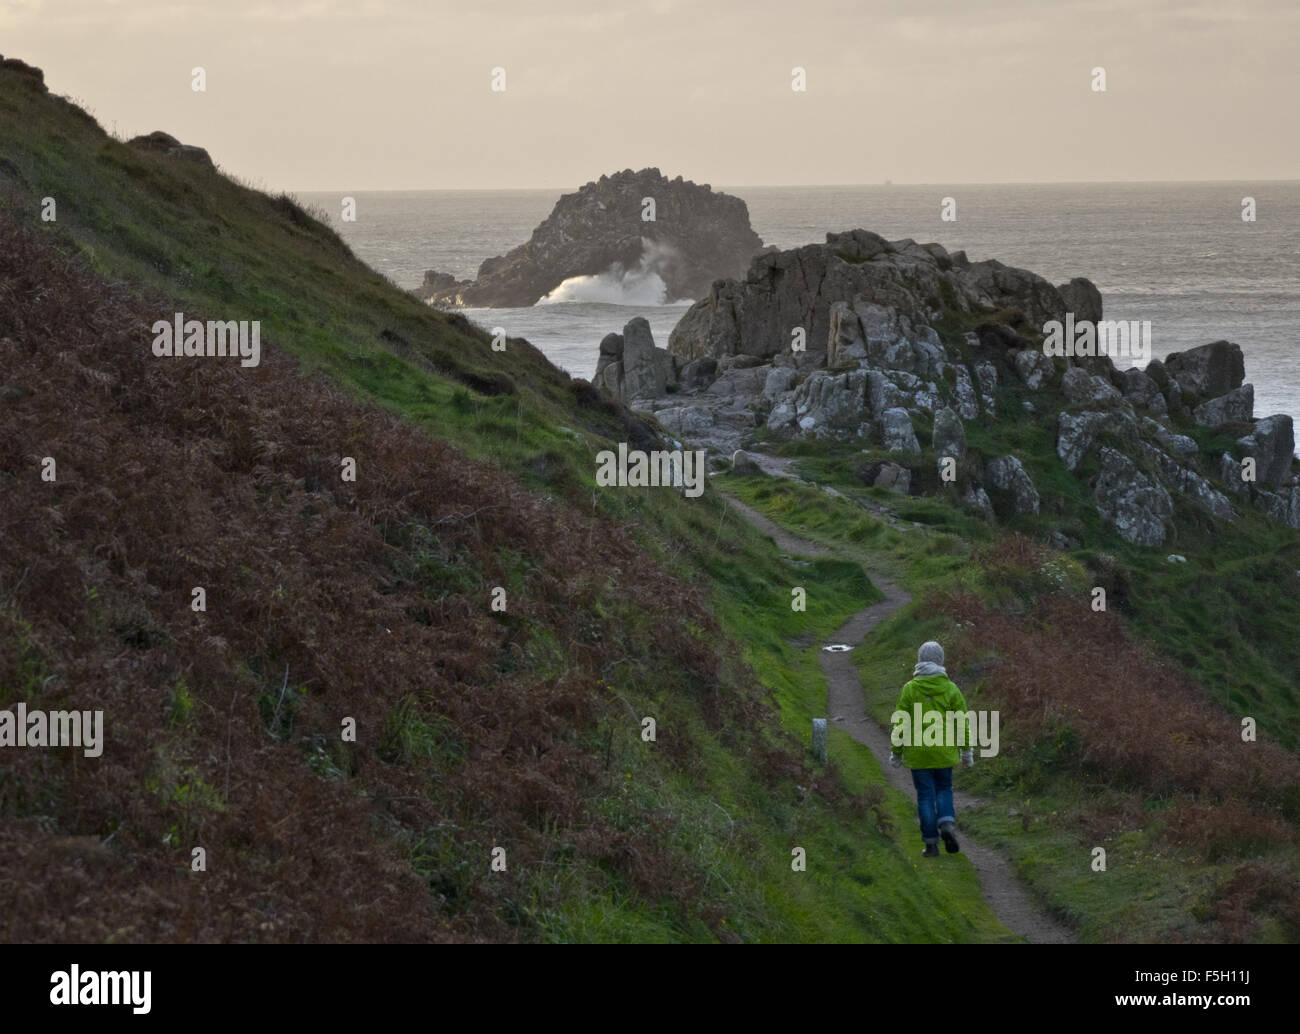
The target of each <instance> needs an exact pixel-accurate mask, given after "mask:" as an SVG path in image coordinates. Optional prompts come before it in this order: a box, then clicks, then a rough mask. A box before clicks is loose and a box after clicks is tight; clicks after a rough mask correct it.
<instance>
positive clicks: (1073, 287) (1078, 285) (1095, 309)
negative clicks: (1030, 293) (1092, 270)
mask: <svg viewBox="0 0 1300 1034" xmlns="http://www.w3.org/2000/svg"><path fill="white" fill-rule="evenodd" d="M1056 290H1057V293H1058V294H1060V296H1061V300H1062V301H1063V302H1064V303H1065V311H1066V312H1072V313H1074V322H1075V323H1076V324H1078V323H1081V322H1083V321H1084V320H1088V321H1089V322H1092V323H1100V322H1101V311H1102V309H1101V292H1100V291H1098V290H1097V285H1096V284H1094V283H1093V282H1092V281H1091V280H1086V279H1084V278H1083V277H1081V276H1076V277H1075V278H1074V279H1073V280H1071V281H1070V282H1069V283H1068V284H1058V285H1057V288H1056Z"/></svg>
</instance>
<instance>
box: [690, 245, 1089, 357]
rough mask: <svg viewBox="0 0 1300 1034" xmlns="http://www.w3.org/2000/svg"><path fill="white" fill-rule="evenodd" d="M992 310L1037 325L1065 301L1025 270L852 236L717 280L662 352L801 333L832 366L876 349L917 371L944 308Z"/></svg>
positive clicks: (696, 351)
mask: <svg viewBox="0 0 1300 1034" xmlns="http://www.w3.org/2000/svg"><path fill="white" fill-rule="evenodd" d="M1077 290H1082V288H1081V287H1080V288H1077ZM832 310H834V311H832ZM999 310H1004V311H1005V310H1014V311H1015V312H1017V313H1018V314H1019V315H1020V318H1022V319H1023V320H1025V321H1027V322H1028V324H1029V325H1030V326H1031V327H1041V325H1042V324H1043V323H1044V322H1045V321H1047V320H1049V319H1063V318H1064V314H1065V311H1066V305H1065V302H1064V300H1063V299H1062V297H1061V295H1060V292H1058V291H1057V289H1056V288H1055V287H1053V286H1052V285H1051V284H1049V283H1048V282H1047V281H1046V280H1044V279H1043V278H1042V277H1040V276H1037V275H1036V274H1034V273H1030V272H1028V271H1026V270H1023V269H1015V268H1012V267H1010V266H1004V265H1003V264H1002V263H1000V262H996V261H993V260H989V261H986V262H975V263H969V262H967V263H965V264H959V263H957V262H955V261H954V260H953V258H952V256H950V255H949V254H948V253H947V251H945V250H944V249H943V247H942V246H940V245H938V244H925V245H922V244H917V243H916V242H915V241H913V240H910V239H908V240H901V241H887V240H885V239H884V238H883V237H881V236H879V235H878V234H874V233H871V232H870V231H868V230H851V231H848V232H846V233H830V234H827V235H826V243H825V244H810V245H807V246H805V247H802V248H792V249H790V250H787V251H780V252H774V253H769V254H765V255H762V256H760V257H759V258H758V259H756V260H755V261H754V263H753V265H752V266H750V268H749V271H748V273H746V275H745V276H744V278H743V279H739V278H736V279H729V280H723V281H721V282H719V283H716V284H714V285H713V286H712V287H711V288H710V290H709V293H708V295H707V297H704V298H702V299H700V300H699V301H698V302H696V303H695V305H694V306H692V307H691V308H690V309H689V310H688V311H687V312H686V314H685V315H684V316H683V317H682V319H681V322H679V323H678V325H677V326H676V327H675V328H674V330H673V332H672V334H671V336H670V337H669V339H668V350H669V351H670V352H672V353H673V354H674V355H677V356H681V357H682V358H684V359H696V358H699V357H700V356H704V355H712V356H723V355H735V354H738V353H746V354H749V355H756V356H760V357H768V356H773V355H777V354H780V353H783V352H785V353H788V352H790V351H791V349H792V345H794V343H795V342H797V341H798V340H799V339H800V337H802V341H803V347H805V348H806V349H807V350H808V351H809V352H815V353H825V354H827V355H828V356H829V357H830V365H836V364H838V363H840V362H845V361H855V360H858V359H861V358H870V357H871V350H872V348H873V347H874V348H875V349H876V350H877V355H879V354H880V353H882V352H887V351H889V350H892V349H905V350H907V351H911V352H913V353H914V355H913V358H912V360H911V363H912V365H913V366H915V365H918V364H924V363H925V362H927V361H933V356H932V355H930V354H929V349H928V348H927V347H926V346H927V345H936V346H937V345H938V335H936V334H934V331H933V330H932V329H931V326H932V324H933V323H934V321H935V320H936V319H938V318H939V317H940V316H941V315H942V314H943V312H944V311H949V312H958V313H976V312H995V311H999ZM914 372H917V373H918V374H920V373H921V371H919V370H914Z"/></svg>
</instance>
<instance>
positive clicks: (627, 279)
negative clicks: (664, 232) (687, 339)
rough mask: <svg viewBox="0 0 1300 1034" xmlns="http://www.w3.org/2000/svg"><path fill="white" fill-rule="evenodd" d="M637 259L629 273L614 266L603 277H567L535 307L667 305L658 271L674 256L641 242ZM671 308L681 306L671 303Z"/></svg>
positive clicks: (619, 265) (661, 247)
mask: <svg viewBox="0 0 1300 1034" xmlns="http://www.w3.org/2000/svg"><path fill="white" fill-rule="evenodd" d="M641 244H642V252H641V258H640V260H639V261H638V262H637V264H636V265H635V266H633V267H632V268H631V269H625V268H624V267H623V265H622V263H620V262H615V263H614V264H613V265H612V266H610V267H609V269H607V270H605V271H604V272H603V273H595V274H591V275H589V276H571V277H569V279H567V280H565V281H563V282H562V283H561V284H560V285H559V286H558V287H556V288H555V289H554V290H553V291H551V293H550V294H548V295H546V297H544V298H542V299H541V300H539V301H538V303H537V304H538V305H555V304H558V303H560V302H590V303H601V304H605V305H668V304H669V302H668V287H667V285H666V284H665V283H664V280H663V277H662V276H661V275H660V270H662V269H663V268H664V265H665V263H667V262H669V261H671V260H672V258H673V257H674V254H675V253H674V252H673V250H672V249H671V248H669V247H668V246H666V245H663V244H658V243H656V242H655V241H649V240H646V239H645V238H644V237H643V238H642V239H641ZM672 304H674V305H677V304H681V300H677V299H675V300H674V301H673V302H672Z"/></svg>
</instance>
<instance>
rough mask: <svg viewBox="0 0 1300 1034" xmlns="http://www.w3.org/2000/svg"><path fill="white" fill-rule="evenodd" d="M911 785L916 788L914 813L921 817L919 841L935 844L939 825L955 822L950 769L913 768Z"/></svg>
mask: <svg viewBox="0 0 1300 1034" xmlns="http://www.w3.org/2000/svg"><path fill="white" fill-rule="evenodd" d="M912 785H913V786H915V787H916V813H917V814H918V815H919V816H920V817H921V839H922V840H923V841H925V842H926V843H927V844H937V843H938V842H939V823H941V822H956V821H957V817H956V816H955V815H954V814H953V807H952V769H951V768H914V769H912Z"/></svg>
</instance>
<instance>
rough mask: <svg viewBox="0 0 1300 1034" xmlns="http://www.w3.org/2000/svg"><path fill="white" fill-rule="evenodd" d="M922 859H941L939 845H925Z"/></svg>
mask: <svg viewBox="0 0 1300 1034" xmlns="http://www.w3.org/2000/svg"><path fill="white" fill-rule="evenodd" d="M921 857H922V858H938V857H939V845H938V844H926V845H925V850H924V851H922V852H921Z"/></svg>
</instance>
